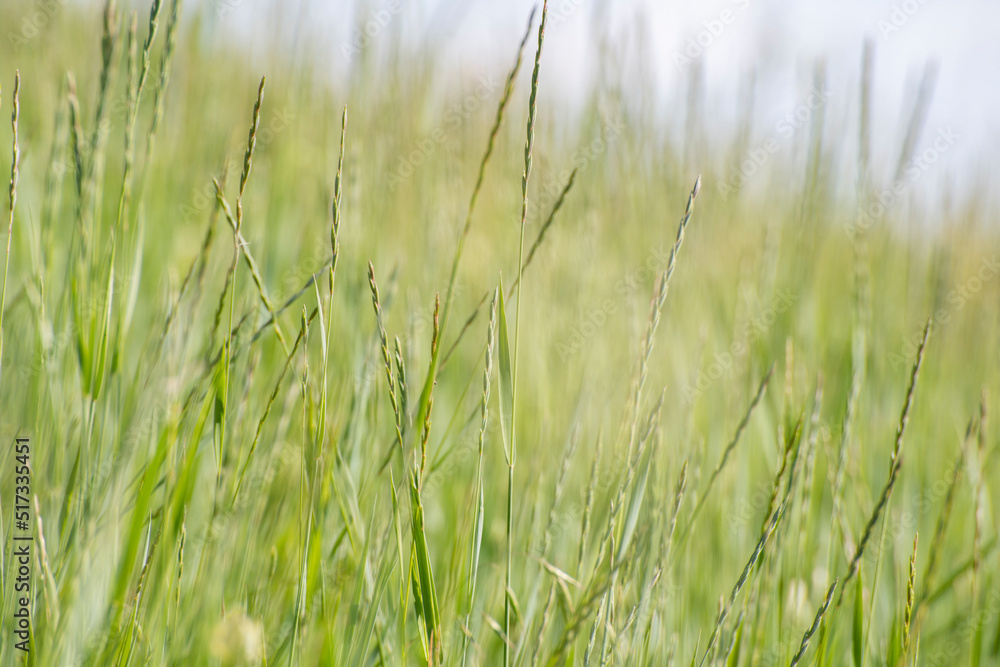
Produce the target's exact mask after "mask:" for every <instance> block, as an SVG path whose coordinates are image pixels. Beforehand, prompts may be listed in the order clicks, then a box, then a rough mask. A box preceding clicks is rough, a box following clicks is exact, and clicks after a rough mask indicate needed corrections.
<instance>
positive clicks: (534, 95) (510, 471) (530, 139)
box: [503, 0, 549, 665]
mask: <svg viewBox="0 0 1000 667" xmlns="http://www.w3.org/2000/svg"><path fill="white" fill-rule="evenodd" d="M548 11H549V3H548V0H545V2H543V4H542V20H541V22H540V23H539V24H538V48H537V49H536V50H535V68H534V70H533V71H532V73H531V94H530V96H529V98H528V127H527V139H526V140H525V143H524V173H523V175H522V176H521V231H520V234H519V239H518V252H517V280H518V282H520V280H521V273H522V267H523V266H524V227H525V222H526V219H527V215H528V181H529V180H530V178H531V164H532V159H533V158H532V148H533V147H534V145H535V114H536V111H537V103H538V73H539V70H540V69H541V63H542V45H543V44H544V42H545V20H546V17H547V16H548ZM523 301H524V287H523V286H521V288H520V289H519V290H518V294H517V305H516V306H515V308H514V355H513V361H512V365H511V369H512V370H511V392H510V456H509V459H508V462H507V583H506V588H507V590H508V591H513V586H512V585H511V584H512V579H511V560H512V558H511V556H512V550H513V540H514V535H513V523H512V519H513V503H514V498H513V495H514V465H515V463H516V461H517V446H516V442H517V441H516V438H515V433H516V432H517V358H518V339H519V334H520V331H521V303H522V302H523ZM510 597H511V596H510V595H506V596H504V612H503V621H504V624H503V627H504V635H506V636H507V638H508V639H509V638H510V620H511V605H510ZM503 661H504V665H509V664H510V647H509V646H508V645H507V644H504V655H503Z"/></svg>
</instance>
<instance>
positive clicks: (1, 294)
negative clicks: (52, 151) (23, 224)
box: [0, 71, 21, 371]
mask: <svg viewBox="0 0 1000 667" xmlns="http://www.w3.org/2000/svg"><path fill="white" fill-rule="evenodd" d="M20 92H21V72H20V71H18V72H17V73H16V74H15V75H14V101H13V110H12V111H11V112H10V125H11V129H12V131H13V134H14V138H13V147H12V148H11V161H10V187H9V188H8V189H7V202H8V206H7V252H6V254H5V255H4V262H3V287H2V288H0V371H2V369H3V313H4V311H5V310H6V307H7V271H8V269H9V267H10V240H11V236H12V235H13V232H14V206H15V205H16V204H17V177H18V168H19V167H20V157H21V150H20V146H19V144H18V142H17V120H18V115H19V114H20V111H21V105H20Z"/></svg>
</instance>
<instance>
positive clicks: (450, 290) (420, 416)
mask: <svg viewBox="0 0 1000 667" xmlns="http://www.w3.org/2000/svg"><path fill="white" fill-rule="evenodd" d="M543 13H544V10H543ZM534 18H535V12H534V10H532V12H531V15H530V16H529V17H528V26H527V28H526V29H525V31H524V37H522V38H521V45H520V46H519V47H518V50H517V59H516V60H515V61H514V67H513V68H511V70H510V74H508V75H507V80H506V82H505V83H504V90H503V95H502V96H501V97H500V103H499V104H498V105H497V115H496V120H495V121H494V123H493V128H492V129H491V130H490V136H489V140H488V141H487V144H486V152H485V153H484V154H483V159H482V161H481V162H480V163H479V175H478V176H477V177H476V185H475V187H473V189H472V197H471V198H470V199H469V208H468V212H467V213H466V216H465V224H464V225H463V226H462V233H461V234H460V235H459V237H458V246H457V247H456V248H455V257H454V259H453V260H452V263H451V273H450V275H449V276H448V287H447V289H446V290H445V296H444V304H443V305H442V308H441V332H442V335H444V332H446V331H447V330H448V318H449V316H450V315H451V305H452V301H453V300H454V298H455V285H456V284H457V282H458V265H459V263H460V262H461V259H462V250H463V249H464V247H465V239H466V237H467V236H468V235H469V229H471V227H472V213H473V211H474V210H475V208H476V201H477V200H478V198H479V191H480V188H481V187H482V184H483V178H484V177H485V174H486V165H487V164H489V161H490V157H491V156H492V155H493V147H494V145H495V143H496V138H497V133H499V131H500V124H501V123H502V122H503V116H504V111H505V110H506V108H507V103H508V102H509V101H510V96H511V93H512V92H513V90H514V81H515V79H517V73H518V72H519V71H520V69H521V62H522V60H523V57H524V47H525V45H526V44H527V42H528V36H529V35H530V34H531V24H532V22H533V21H534ZM437 373H438V358H437V356H434V355H432V356H431V361H430V367H429V368H428V370H427V377H426V379H425V380H424V386H423V389H422V390H421V393H420V404H419V406H418V409H417V423H418V424H419V423H422V422H423V420H424V417H425V415H426V413H427V411H428V406H427V403H428V401H429V400H430V395H431V390H432V389H433V386H434V382H435V380H436V379H437Z"/></svg>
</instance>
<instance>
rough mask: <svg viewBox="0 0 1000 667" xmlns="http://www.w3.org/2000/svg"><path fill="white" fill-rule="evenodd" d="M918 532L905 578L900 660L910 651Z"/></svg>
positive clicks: (914, 538) (914, 537)
mask: <svg viewBox="0 0 1000 667" xmlns="http://www.w3.org/2000/svg"><path fill="white" fill-rule="evenodd" d="M919 537H920V533H917V534H915V535H914V536H913V553H912V554H910V569H909V576H908V577H907V578H906V607H905V609H904V610H903V641H902V644H903V654H902V656H901V657H902V660H903V662H904V663H905V662H906V656H907V655H909V653H910V622H911V621H912V620H913V590H914V584H915V583H916V579H917V568H916V565H917V539H918V538H919Z"/></svg>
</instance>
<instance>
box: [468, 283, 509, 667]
mask: <svg viewBox="0 0 1000 667" xmlns="http://www.w3.org/2000/svg"><path fill="white" fill-rule="evenodd" d="M499 298H500V289H499V288H495V289H494V290H493V301H492V303H491V304H490V321H489V326H488V328H487V331H486V362H485V367H484V368H483V397H482V402H481V410H480V412H481V414H482V421H481V423H480V426H479V459H478V460H477V463H476V487H475V492H476V499H475V501H474V502H475V509H476V516H475V519H474V520H473V528H472V545H471V549H470V553H469V584H468V589H467V595H468V611H467V612H466V614H465V627H466V628H469V623H470V620H471V618H472V609H473V607H474V606H475V601H476V600H475V598H476V578H477V576H478V574H479V554H480V547H481V545H482V540H483V520H484V517H485V503H486V498H485V496H486V493H485V489H484V487H483V447H484V443H485V440H486V427H487V424H488V421H489V414H490V411H489V404H490V377H491V376H492V374H493V343H494V341H495V340H496V320H497V302H498V300H499ZM469 639H470V636H469V634H468V633H466V634H465V637H464V639H463V641H462V664H463V665H465V664H467V663H466V659H467V653H468V650H469Z"/></svg>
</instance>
